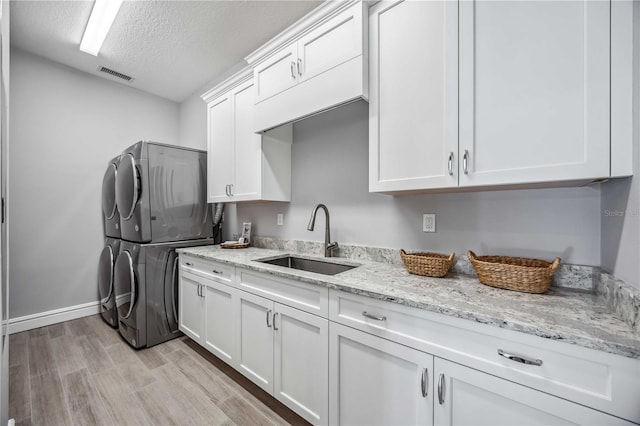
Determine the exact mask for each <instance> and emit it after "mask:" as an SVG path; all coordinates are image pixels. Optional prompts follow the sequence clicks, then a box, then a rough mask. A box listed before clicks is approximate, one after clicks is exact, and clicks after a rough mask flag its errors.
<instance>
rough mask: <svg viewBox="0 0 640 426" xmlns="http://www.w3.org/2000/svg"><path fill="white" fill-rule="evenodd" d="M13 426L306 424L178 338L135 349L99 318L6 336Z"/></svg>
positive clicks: (212, 359) (185, 340)
mask: <svg viewBox="0 0 640 426" xmlns="http://www.w3.org/2000/svg"><path fill="white" fill-rule="evenodd" d="M9 418H14V419H15V420H16V425H83V426H84V425H171V424H176V425H225V426H226V425H229V426H231V425H288V424H294V425H308V423H307V422H306V421H305V420H304V419H302V418H301V417H299V416H298V415H296V414H295V413H294V412H293V411H291V410H289V409H288V408H286V407H285V406H284V405H282V404H281V403H280V402H278V401H277V400H275V399H274V398H273V397H271V396H270V395H269V394H267V393H266V392H264V391H263V390H262V389H260V388H258V387H257V386H256V385H254V384H253V383H252V382H250V381H249V380H247V379H246V378H245V377H244V376H242V375H241V374H240V373H238V372H236V371H235V370H233V369H232V368H231V367H229V366H228V365H227V364H225V363H224V362H222V361H221V360H219V359H218V358H216V357H215V356H213V355H211V354H210V353H209V352H207V351H206V350H204V349H203V348H201V347H200V346H199V345H198V344H197V343H195V342H193V341H192V340H190V339H188V338H186V337H182V338H179V339H174V340H171V341H169V342H166V343H163V344H160V345H157V346H154V347H152V348H148V349H142V350H135V349H133V348H131V347H130V346H129V345H128V344H127V343H126V342H125V341H124V340H123V339H121V338H120V335H119V334H118V332H117V330H113V329H112V328H111V327H109V326H108V325H107V324H106V323H105V322H104V321H102V319H101V318H100V316H99V315H95V316H90V317H85V318H80V319H77V320H73V321H68V322H65V323H60V324H55V325H51V326H48V327H42V328H38V329H35V330H29V331H25V332H22V333H17V334H12V335H11V336H10V341H9Z"/></svg>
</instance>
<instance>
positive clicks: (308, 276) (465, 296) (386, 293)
mask: <svg viewBox="0 0 640 426" xmlns="http://www.w3.org/2000/svg"><path fill="white" fill-rule="evenodd" d="M177 251H178V253H184V254H189V255H192V256H195V257H199V258H202V259H207V260H214V261H218V262H222V263H227V264H230V265H234V266H238V267H242V268H246V269H250V270H254V271H258V272H265V273H269V274H271V275H274V276H277V277H284V278H290V279H295V280H299V281H302V282H306V283H311V284H316V285H321V286H324V287H328V288H333V289H338V290H341V291H346V292H349V293H353V294H359V295H363V296H367V297H371V298H374V299H379V300H385V301H389V302H393V303H399V304H401V305H406V306H410V307H414V308H418V309H424V310H427V311H431V312H436V313H440V314H443V315H448V316H452V317H456V318H463V319H467V320H471V321H475V322H478V323H482V324H488V325H493V326H496V327H501V328H504V329H508V330H514V331H519V332H523V333H527V334H532V335H535V336H539V337H543V338H547V339H553V340H559V341H564V342H566V343H571V344H576V345H579V346H583V347H586V348H591V349H596V350H600V351H604V352H609V353H612V354H616V355H622V356H625V357H629V358H636V359H640V336H638V335H637V334H635V333H634V332H633V330H632V329H631V327H630V326H629V325H628V324H627V323H625V322H624V321H622V320H621V319H620V318H619V317H618V316H617V315H616V314H615V313H614V312H613V311H612V310H611V309H610V308H609V307H608V306H607V305H606V303H605V301H604V300H603V299H602V298H601V297H599V296H597V295H596V294H594V293H590V292H586V291H580V290H571V289H561V288H553V287H552V288H551V289H550V290H549V291H548V292H547V293H545V294H529V293H519V292H515V291H509V290H502V289H497V288H493V287H489V286H486V285H483V284H481V283H480V282H479V281H478V279H477V278H474V277H470V276H466V275H456V274H449V275H447V276H446V277H445V278H430V277H422V276H417V275H411V274H409V273H408V272H407V271H406V269H405V268H404V267H403V266H399V265H392V264H388V263H379V262H368V261H360V260H357V261H353V260H351V259H345V258H330V259H325V258H322V259H321V260H325V261H332V262H337V263H343V264H351V265H360V266H359V267H357V268H355V269H352V270H350V271H346V272H342V273H340V274H337V275H332V276H329V275H320V274H315V273H311V272H305V271H299V270H294V269H288V268H284V267H281V266H274V265H269V264H265V263H260V262H256V261H255V260H256V259H263V258H269V257H274V256H281V255H284V254H288V252H286V251H279V250H269V249H261V248H253V247H251V248H247V249H235V250H229V249H221V248H220V247H219V246H201V247H193V248H182V249H178V250H177ZM295 255H296V256H298V257H304V258H309V259H318V257H317V256H306V255H302V254H299V253H296V254H295Z"/></svg>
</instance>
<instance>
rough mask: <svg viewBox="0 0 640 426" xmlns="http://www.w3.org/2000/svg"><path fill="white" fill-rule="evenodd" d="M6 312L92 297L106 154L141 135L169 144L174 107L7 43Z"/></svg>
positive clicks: (174, 133) (174, 137)
mask: <svg viewBox="0 0 640 426" xmlns="http://www.w3.org/2000/svg"><path fill="white" fill-rule="evenodd" d="M11 55H12V57H11V95H12V96H11V146H10V158H11V160H10V187H9V190H10V200H9V214H10V229H9V232H10V235H9V238H10V239H9V248H10V251H11V264H10V286H11V304H10V309H9V310H10V312H9V315H10V317H11V318H16V317H21V316H24V315H29V314H33V313H40V312H45V311H49V310H53V309H57V308H64V307H69V306H74V305H77V304H82V303H87V302H95V301H96V300H97V299H98V295H97V286H96V276H97V263H98V256H99V254H100V251H101V250H102V247H103V236H102V221H101V204H100V202H101V185H102V176H103V173H104V170H105V169H106V165H107V161H108V160H109V159H111V158H113V157H114V156H115V155H117V154H118V153H120V152H121V151H122V150H123V149H124V148H126V147H127V146H129V145H131V144H132V143H135V142H136V141H138V140H141V139H148V140H155V141H159V142H166V143H177V141H178V135H179V125H178V121H179V106H178V104H177V103H174V102H171V101H167V100H164V99H161V98H158V97H155V96H152V95H149V94H145V93H143V92H141V91H138V90H135V89H133V88H129V87H126V86H123V85H121V84H117V83H114V82H110V81H108V80H105V79H101V78H98V77H94V76H91V75H89V74H86V73H82V72H79V71H76V70H73V69H71V68H68V67H65V66H63V65H60V64H57V63H54V62H51V61H48V60H46V59H43V58H40V57H37V56H33V55H31V54H28V53H24V52H21V51H18V50H12V51H11Z"/></svg>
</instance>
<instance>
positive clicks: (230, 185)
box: [229, 183, 233, 197]
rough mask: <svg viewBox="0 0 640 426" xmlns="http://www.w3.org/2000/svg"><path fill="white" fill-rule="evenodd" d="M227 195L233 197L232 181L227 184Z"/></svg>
mask: <svg viewBox="0 0 640 426" xmlns="http://www.w3.org/2000/svg"><path fill="white" fill-rule="evenodd" d="M229 196H230V197H233V184H232V183H230V184H229Z"/></svg>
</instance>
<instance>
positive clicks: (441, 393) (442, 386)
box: [438, 374, 447, 405]
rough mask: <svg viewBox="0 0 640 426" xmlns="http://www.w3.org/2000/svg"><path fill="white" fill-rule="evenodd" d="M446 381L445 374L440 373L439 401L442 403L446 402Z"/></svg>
mask: <svg viewBox="0 0 640 426" xmlns="http://www.w3.org/2000/svg"><path fill="white" fill-rule="evenodd" d="M445 392H447V391H446V389H445V383H444V374H440V378H439V379H438V402H439V403H440V405H442V404H444V395H445Z"/></svg>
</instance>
